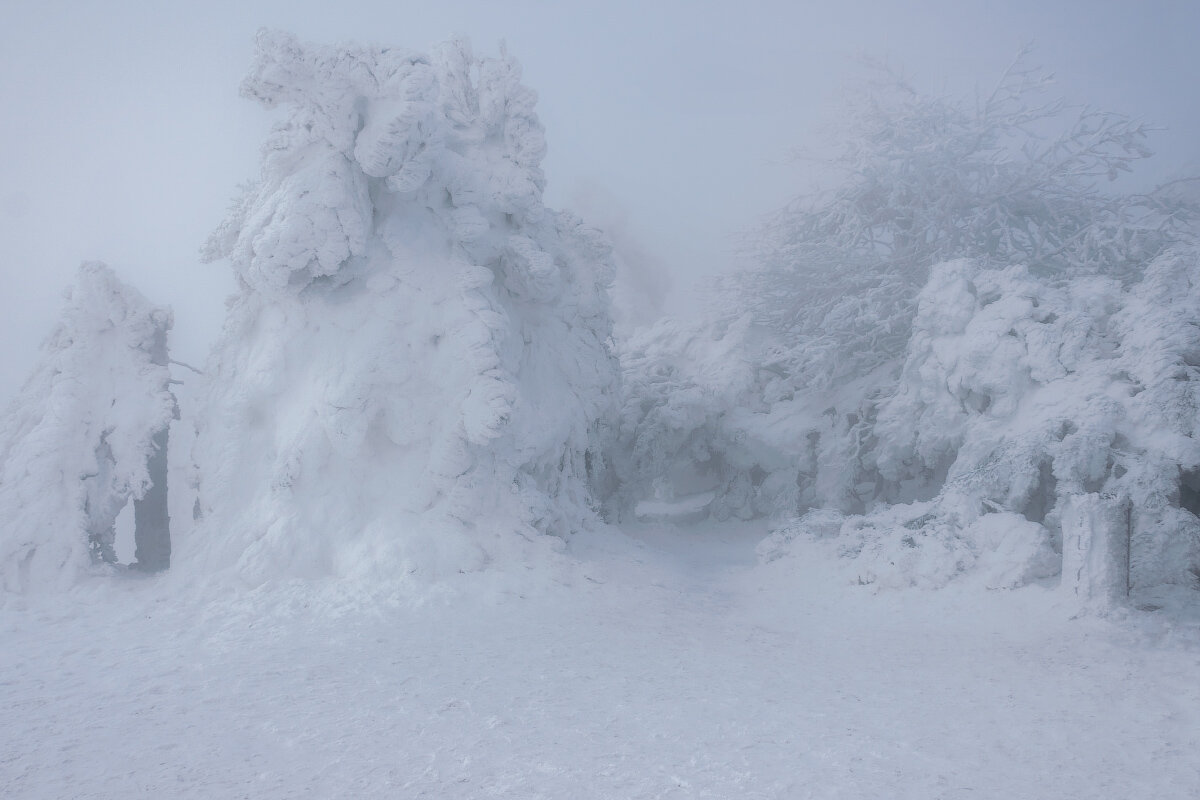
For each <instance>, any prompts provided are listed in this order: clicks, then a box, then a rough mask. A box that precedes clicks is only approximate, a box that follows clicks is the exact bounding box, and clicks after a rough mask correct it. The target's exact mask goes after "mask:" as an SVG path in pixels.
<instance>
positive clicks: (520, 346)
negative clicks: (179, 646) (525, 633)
mask: <svg viewBox="0 0 1200 800" xmlns="http://www.w3.org/2000/svg"><path fill="white" fill-rule="evenodd" d="M242 92H243V94H244V95H245V96H246V97H248V98H251V99H254V100H257V101H258V102H260V103H261V104H263V105H264V106H265V107H267V108H273V107H275V106H280V105H282V106H287V107H288V109H289V115H288V117H287V119H286V120H285V121H284V122H282V123H280V124H279V125H278V126H277V127H276V130H275V132H274V134H273V135H272V137H271V139H270V140H269V141H268V142H267V145H266V147H265V148H264V157H263V167H262V176H261V179H260V181H259V182H258V183H257V184H256V185H254V186H252V187H250V188H249V189H248V190H247V191H246V192H245V194H244V196H243V197H242V198H241V199H240V201H239V202H238V203H237V204H236V205H235V207H234V209H233V211H232V213H231V215H230V217H229V218H228V219H227V220H226V222H225V223H224V224H223V225H222V226H221V227H220V229H219V230H217V232H216V233H215V234H214V235H213V237H212V239H211V241H210V242H209V244H208V245H207V256H208V258H210V259H217V258H223V257H228V258H229V259H230V261H231V262H232V264H233V269H234V271H235V273H236V275H237V278H238V280H239V284H240V291H239V293H238V294H237V295H236V297H234V298H233V299H232V300H231V305H230V309H229V316H228V320H227V322H226V325H225V329H224V332H223V334H222V338H221V340H220V341H219V343H218V344H217V346H216V348H215V351H214V354H213V356H212V358H211V360H210V362H209V366H208V368H207V370H206V374H207V378H208V381H209V389H208V392H207V398H206V400H205V401H204V404H203V407H202V410H201V412H200V415H199V421H198V425H197V434H198V437H197V444H196V448H195V464H196V475H197V476H198V483H199V486H198V489H199V499H198V501H197V514H198V515H199V517H200V523H199V524H198V526H197V527H196V529H195V530H194V531H193V533H192V534H191V535H190V536H189V537H188V538H187V540H186V541H185V542H184V543H183V546H182V550H183V552H182V555H181V556H180V558H179V559H177V560H178V561H179V562H181V563H186V564H187V565H188V568H189V569H192V568H194V569H197V570H200V571H204V572H211V571H222V570H230V569H232V570H234V571H235V572H236V573H237V574H239V575H241V576H242V578H243V579H245V580H246V581H248V582H250V583H257V582H261V581H263V580H266V579H269V578H271V577H283V576H321V575H334V576H341V577H362V576H365V575H376V576H381V577H394V576H402V575H404V574H407V573H412V572H421V573H424V574H437V573H440V572H446V571H461V570H471V569H475V568H478V567H481V566H483V565H484V564H486V563H487V562H488V561H489V560H492V559H494V558H497V557H500V556H501V555H502V552H503V551H504V550H505V549H506V548H508V547H511V546H513V544H512V543H513V542H517V543H520V541H521V536H522V535H523V536H525V537H527V538H532V536H531V534H533V533H535V532H540V533H549V534H558V535H563V534H566V533H567V532H569V531H570V530H572V529H574V528H576V527H578V526H580V525H582V524H585V523H586V521H587V520H588V519H589V516H590V514H591V507H592V498H591V493H590V490H589V486H588V481H589V471H591V472H592V473H594V474H596V475H597V476H598V475H599V474H600V473H601V472H602V463H601V458H600V453H599V449H598V443H599V441H600V439H601V438H602V435H603V431H604V428H605V425H606V423H607V419H608V416H609V409H610V405H611V404H612V402H613V401H612V393H613V389H614V387H615V385H616V380H617V371H616V367H615V361H614V359H613V357H612V356H611V354H610V352H609V349H608V340H609V337H610V335H611V320H610V314H609V299H608V295H607V286H608V284H609V283H610V282H611V279H612V274H611V273H612V267H611V260H610V251H609V248H608V246H607V244H606V243H605V242H604V240H603V239H602V238H601V237H600V236H599V234H597V233H596V232H594V231H591V230H589V229H587V228H585V227H584V226H583V225H582V224H581V222H580V221H579V220H578V219H576V218H574V217H572V216H570V215H569V214H566V213H560V212H554V211H551V210H549V209H547V208H546V207H545V206H544V205H543V203H542V189H543V185H544V178H543V175H542V172H541V170H540V168H539V163H540V161H541V159H542V156H543V154H544V153H545V142H544V139H543V132H542V128H541V125H540V124H539V122H538V119H537V117H536V115H535V113H534V101H535V95H534V93H533V92H532V91H530V90H529V89H527V88H525V87H524V86H522V85H521V83H520V70H519V67H518V66H517V64H516V63H515V62H514V61H513V60H512V59H511V58H509V57H508V56H507V55H504V54H502V55H501V56H500V57H499V58H483V59H477V58H475V57H474V56H473V55H472V53H471V51H470V49H469V47H468V46H467V45H466V44H465V43H464V42H462V41H452V42H449V43H446V44H443V45H441V46H439V47H437V48H435V49H434V50H433V52H432V53H431V54H428V55H427V54H422V53H415V52H409V51H405V50H399V49H393V48H386V47H369V46H345V47H336V48H333V47H321V46H315V45H309V44H302V43H300V42H298V41H296V40H295V39H294V38H292V37H290V36H288V35H285V34H281V33H273V32H263V33H261V34H260V35H259V38H258V55H257V59H256V61H255V63H254V66H253V69H252V70H251V72H250V74H249V76H248V77H247V78H246V80H245V82H244V84H243V86H242Z"/></svg>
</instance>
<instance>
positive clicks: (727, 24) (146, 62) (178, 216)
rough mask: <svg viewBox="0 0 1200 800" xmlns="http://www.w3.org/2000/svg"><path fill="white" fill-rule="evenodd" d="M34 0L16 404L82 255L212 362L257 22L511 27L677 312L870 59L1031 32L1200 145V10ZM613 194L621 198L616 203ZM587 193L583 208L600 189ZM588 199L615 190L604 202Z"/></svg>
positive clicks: (949, 65) (577, 202)
mask: <svg viewBox="0 0 1200 800" xmlns="http://www.w3.org/2000/svg"><path fill="white" fill-rule="evenodd" d="M1040 6H1041V4H1040V3H1035V2H1023V1H1022V2H1010V3H1005V4H996V3H993V2H969V1H962V0H960V1H958V2H921V3H905V4H894V3H888V2H843V3H836V4H822V5H821V6H816V5H815V4H799V3H784V2H772V3H766V2H742V3H724V4H713V3H695V2H661V3H658V2H656V3H652V4H651V3H637V2H609V3H605V4H602V5H600V4H597V5H596V6H593V7H587V6H585V5H583V4H571V3H537V2H523V3H489V2H475V3H465V2H442V3H437V4H423V5H417V4H403V3H382V2H347V3H340V4H337V6H336V7H335V6H334V5H333V4H329V3H316V2H253V3H234V2H210V3H203V4H191V5H180V4H157V3H149V2H110V3H105V4H91V3H82V2H78V3H63V2H36V3H35V2H14V3H9V4H7V7H6V12H7V13H6V15H5V16H6V24H5V25H4V26H3V29H2V30H0V103H2V104H3V107H4V111H5V113H4V115H3V120H4V121H3V123H0V146H3V152H4V153H5V158H4V159H3V160H2V161H0V270H2V271H3V275H4V277H5V285H6V288H7V291H6V292H5V294H4V296H3V299H2V300H0V337H2V340H3V341H4V343H5V346H4V347H3V348H2V350H0V397H2V398H4V399H5V400H7V398H9V397H11V396H12V395H13V394H14V392H15V391H16V389H17V387H18V386H19V385H20V383H21V382H22V381H23V380H24V379H25V376H26V375H27V374H28V373H29V371H30V369H31V367H32V364H33V362H34V358H35V355H36V351H37V344H38V342H39V341H40V340H41V339H42V338H43V337H44V336H45V335H46V334H47V333H48V331H49V330H50V328H51V326H52V324H53V321H54V319H55V318H56V316H57V314H58V310H59V308H60V306H61V302H62V301H61V292H62V290H63V288H64V287H65V286H66V285H67V284H68V283H69V282H70V280H71V276H72V275H73V273H74V270H75V269H76V267H77V266H78V264H79V263H80V262H81V261H84V260H91V259H103V260H105V261H107V262H108V263H110V264H112V265H113V266H114V268H115V269H116V270H117V271H118V273H119V274H120V275H122V277H124V278H125V279H127V280H130V281H131V282H132V283H134V284H135V285H137V286H138V287H139V288H140V289H141V290H142V291H143V292H144V293H145V294H146V296H147V297H148V298H149V299H150V300H151V301H152V302H155V303H162V304H169V305H171V306H172V307H173V308H174V309H175V316H176V325H175V333H174V354H175V357H176V358H180V359H183V360H187V361H200V360H202V359H203V358H204V356H205V354H206V353H207V350H208V347H209V344H210V342H211V341H212V339H213V337H214V336H215V334H216V332H217V329H218V327H219V325H220V320H221V319H222V318H223V315H224V307H223V302H222V301H223V299H224V297H225V296H226V295H227V294H228V293H229V292H231V291H232V289H233V283H232V278H231V276H230V271H229V268H228V266H227V265H226V264H223V263H217V264H214V265H202V264H200V262H199V258H198V255H197V250H198V247H199V244H200V243H201V242H202V241H203V239H204V237H205V236H206V235H207V234H208V233H209V232H210V230H211V229H212V228H213V227H214V226H215V225H216V224H217V223H218V222H219V221H220V220H221V219H222V218H223V216H224V214H225V210H226V207H227V205H228V203H229V200H230V198H232V197H233V196H234V195H235V193H236V187H237V185H238V184H239V183H241V182H244V181H247V180H250V179H252V178H254V177H256V176H255V173H256V169H257V167H256V164H257V160H258V153H257V150H258V142H260V141H262V139H263V137H264V134H265V131H266V129H267V127H268V126H269V124H270V118H269V115H266V114H263V113H262V111H261V109H259V108H257V107H256V106H254V105H253V104H251V103H249V102H246V101H245V100H242V99H241V98H239V96H238V92H237V87H238V84H239V81H240V80H241V76H242V75H243V74H244V72H245V70H246V68H247V64H248V62H249V59H250V57H251V53H252V48H253V35H254V32H255V30H256V29H258V28H259V27H260V26H264V25H265V26H271V27H277V28H284V29H288V30H292V31H294V32H296V33H297V35H299V36H300V37H301V38H302V39H311V40H317V41H324V42H333V41H337V40H343V39H356V40H367V41H372V40H373V41H379V42H385V43H389V44H398V45H402V46H406V47H412V48H414V49H423V48H425V47H427V46H428V45H429V44H430V43H432V42H435V41H440V40H442V39H445V38H446V37H447V36H448V35H450V34H454V33H462V34H465V35H466V36H468V37H470V38H471V40H472V41H473V42H474V43H475V45H476V47H477V48H478V49H480V50H487V51H491V50H493V49H494V48H495V46H496V42H497V41H499V40H501V39H504V40H505V41H506V42H507V45H508V48H509V50H510V52H512V53H513V55H515V56H516V57H517V59H518V60H519V61H520V62H521V63H522V65H523V67H524V70H525V82H526V83H527V84H528V85H530V86H533V87H536V89H537V91H538V93H539V103H538V113H539V115H540V117H541V119H542V122H543V124H544V125H545V126H546V129H547V132H548V137H547V138H548V142H549V155H548V157H547V159H546V161H545V164H544V166H545V169H546V173H547V175H548V176H549V177H550V184H549V188H548V191H547V201H548V203H549V205H551V206H554V207H580V210H581V211H583V212H585V213H589V214H595V216H596V218H597V221H598V222H601V223H606V222H609V221H612V220H626V221H628V222H627V224H626V225H624V227H623V230H622V231H621V232H620V234H621V235H620V236H618V239H622V238H623V239H626V240H630V237H633V238H634V239H637V240H638V241H635V242H634V243H633V246H634V247H635V248H636V250H637V251H638V252H637V254H636V255H635V256H634V258H633V259H632V260H633V261H635V262H638V263H643V262H644V263H660V264H664V265H666V268H667V269H668V270H669V271H670V272H671V274H672V284H673V287H674V288H673V295H672V297H671V299H670V301H669V303H668V305H669V307H670V309H671V310H673V311H676V312H682V311H686V310H687V305H688V303H689V290H690V289H691V288H692V287H694V286H696V285H697V283H698V282H702V281H703V280H704V279H705V278H706V277H707V276H710V275H712V274H714V273H716V272H718V271H720V270H722V269H723V268H725V267H726V266H727V265H729V264H730V263H731V262H732V260H733V235H734V234H736V233H737V232H738V231H741V230H744V229H746V228H748V227H751V226H752V225H753V224H754V223H755V221H756V220H757V219H758V218H759V217H760V216H761V215H762V214H764V213H766V212H767V211H769V210H771V209H774V208H777V207H778V206H779V205H780V204H781V203H782V202H784V201H785V200H786V199H787V198H788V197H789V196H791V195H792V194H794V193H795V192H796V191H797V190H798V189H799V188H800V187H802V186H804V185H805V183H806V181H808V180H809V176H808V175H807V174H806V172H805V167H804V165H803V164H802V163H796V162H794V161H793V160H792V159H791V156H790V154H791V152H792V151H793V149H794V148H795V147H797V146H802V145H806V144H811V143H813V142H814V141H815V140H814V135H815V134H816V133H817V132H818V131H819V128H820V124H821V121H822V120H823V119H826V118H827V115H828V112H829V110H830V107H831V104H832V103H833V102H834V101H836V95H837V89H838V87H839V86H840V85H842V84H843V83H844V82H845V81H846V80H847V79H848V78H849V77H851V76H852V75H853V74H854V71H855V69H856V66H855V64H856V62H855V59H856V57H857V56H858V55H860V54H867V55H872V56H879V57H883V58H886V59H888V60H889V61H891V62H893V63H895V64H898V65H903V67H904V68H905V69H906V70H907V71H908V73H909V74H911V75H912V76H913V78H914V80H915V81H916V82H917V84H918V85H919V86H921V87H923V88H926V89H929V90H932V91H939V90H943V89H944V90H947V91H961V90H964V89H966V90H969V89H970V88H971V87H973V86H975V85H976V84H980V85H984V84H987V83H988V82H989V81H991V80H993V79H994V78H995V76H996V74H997V73H998V72H999V70H1001V69H1002V68H1003V67H1004V66H1005V65H1006V64H1007V62H1008V61H1009V59H1010V58H1011V56H1012V54H1013V53H1014V51H1015V50H1016V49H1017V47H1018V46H1019V45H1020V44H1021V43H1024V42H1028V41H1034V42H1036V43H1037V45H1038V49H1037V51H1036V55H1035V60H1036V61H1039V62H1041V63H1043V64H1044V65H1046V66H1047V67H1048V68H1049V69H1051V70H1053V71H1054V72H1056V73H1057V75H1058V77H1059V84H1060V88H1061V90H1062V92H1063V94H1065V95H1067V96H1069V97H1072V98H1073V99H1077V100H1081V101H1084V102H1089V103H1092V104H1095V105H1097V106H1100V107H1104V108H1114V109H1119V110H1123V111H1127V112H1129V113H1133V114H1135V115H1139V116H1141V117H1144V118H1146V119H1148V120H1150V121H1152V122H1154V123H1156V124H1159V125H1163V126H1166V127H1168V128H1169V130H1167V131H1165V132H1163V133H1160V134H1158V135H1157V136H1156V137H1154V139H1153V140H1152V146H1155V147H1156V149H1157V151H1158V153H1159V155H1158V157H1156V158H1155V159H1154V162H1153V167H1152V168H1151V169H1150V170H1148V171H1147V174H1149V176H1150V177H1151V178H1161V177H1167V176H1169V175H1170V174H1171V173H1172V171H1173V170H1175V169H1177V168H1178V167H1180V166H1181V165H1184V164H1187V163H1189V162H1191V163H1193V164H1194V163H1195V162H1196V160H1197V157H1198V156H1200V152H1198V149H1197V145H1196V144H1195V142H1196V138H1195V131H1196V129H1197V123H1200V108H1198V104H1197V103H1196V102H1195V100H1194V98H1195V88H1194V75H1195V72H1194V69H1192V68H1191V64H1192V58H1193V57H1192V54H1191V50H1190V48H1191V40H1192V39H1193V38H1194V33H1195V32H1196V31H1197V30H1200V6H1197V5H1196V4H1194V3H1189V2H1150V3H1143V4H1138V5H1137V6H1136V7H1135V6H1134V5H1133V4H1129V3H1109V2H1065V3H1057V4H1054V6H1053V8H1049V9H1045V8H1041V7H1040ZM598 198H602V199H598ZM581 201H582V202H581ZM589 205H591V206H593V208H589V207H588V206H589Z"/></svg>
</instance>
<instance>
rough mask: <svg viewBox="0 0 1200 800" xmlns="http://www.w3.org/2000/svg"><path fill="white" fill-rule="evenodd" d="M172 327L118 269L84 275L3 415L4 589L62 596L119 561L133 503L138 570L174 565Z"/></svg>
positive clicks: (0, 533)
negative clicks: (119, 537) (125, 512)
mask: <svg viewBox="0 0 1200 800" xmlns="http://www.w3.org/2000/svg"><path fill="white" fill-rule="evenodd" d="M170 328H171V312H170V311H169V310H168V309H165V308H160V307H156V306H153V305H151V304H150V303H148V302H147V301H146V299H145V298H144V297H142V295H141V294H139V293H138V292H137V291H136V290H135V289H133V288H132V287H130V286H127V285H125V284H123V283H121V281H119V280H118V279H117V277H116V276H115V275H114V274H113V272H112V270H110V269H109V268H108V267H106V266H105V265H103V264H99V263H89V264H84V265H83V266H82V267H81V268H80V270H79V277H78V280H77V282H76V284H75V286H74V288H72V289H71V290H70V292H69V293H68V295H67V306H66V309H65V311H64V312H63V316H62V320H61V321H60V322H59V324H58V327H57V328H55V330H54V332H53V333H52V334H51V336H50V337H49V338H48V339H47V340H46V342H45V344H44V345H43V347H42V357H41V362H40V363H39V365H38V366H37V368H36V369H35V371H34V373H33V375H32V376H31V377H30V378H29V380H28V381H27V382H26V384H25V385H24V387H23V388H22V389H21V391H20V393H19V394H18V395H17V397H16V399H15V400H14V401H13V403H12V404H11V406H10V407H9V409H8V411H7V412H6V413H5V415H4V416H3V417H0V589H3V590H6V591H17V592H22V591H28V590H38V589H42V588H63V587H66V586H69V585H71V584H72V583H73V582H75V581H76V580H77V579H78V578H79V577H80V576H81V575H83V574H85V573H86V572H88V571H89V570H90V569H92V568H94V567H95V566H96V565H98V564H101V565H102V564H105V563H112V562H114V561H115V560H116V555H115V552H114V548H113V541H114V536H115V528H114V526H115V522H116V518H117V515H118V513H119V512H120V511H121V509H122V508H124V507H125V505H126V503H128V502H130V501H133V502H134V506H135V508H134V511H135V518H136V522H135V524H136V536H137V548H138V550H137V555H136V557H137V565H136V566H140V567H142V568H144V569H148V570H158V569H163V568H165V567H166V566H167V565H168V563H169V561H170V537H169V531H168V530H167V524H168V521H167V513H166V448H167V431H168V427H169V425H170V422H171V420H172V419H174V418H175V416H176V407H175V398H174V397H173V396H172V394H171V391H170V386H169V384H170V379H171V377H170V373H169V371H168V366H167V364H168V361H167V333H168V331H169V330H170Z"/></svg>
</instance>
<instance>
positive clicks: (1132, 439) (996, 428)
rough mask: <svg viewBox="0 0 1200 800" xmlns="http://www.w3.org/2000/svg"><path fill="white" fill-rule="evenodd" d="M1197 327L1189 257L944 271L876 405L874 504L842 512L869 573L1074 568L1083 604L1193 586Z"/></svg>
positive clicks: (1198, 292) (1033, 572) (1195, 262)
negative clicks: (1129, 274) (1064, 274)
mask: <svg viewBox="0 0 1200 800" xmlns="http://www.w3.org/2000/svg"><path fill="white" fill-rule="evenodd" d="M1198 323H1200V253H1197V251H1196V250H1194V249H1193V250H1180V251H1177V252H1176V251H1172V252H1167V253H1164V254H1162V255H1160V256H1159V257H1158V258H1156V259H1154V260H1153V261H1151V262H1150V263H1149V264H1148V265H1147V267H1146V269H1145V273H1144V275H1143V276H1142V277H1141V279H1140V280H1137V281H1136V282H1133V283H1131V284H1129V285H1123V283H1122V282H1121V281H1119V280H1116V279H1114V278H1108V277H1102V276H1092V277H1077V278H1075V279H1074V280H1070V281H1054V280H1051V279H1049V278H1046V277H1038V276H1035V275H1033V274H1031V272H1030V271H1029V270H1028V269H1026V268H1025V267H1009V268H1007V269H1003V270H992V269H984V268H982V267H981V266H980V265H978V264H976V263H974V262H970V261H965V260H959V261H952V262H948V263H945V264H941V265H939V266H937V267H935V268H934V270H933V274H932V276H931V278H930V280H929V283H928V284H927V285H926V287H925V288H924V289H923V290H922V292H921V294H920V296H919V300H918V311H917V314H916V318H915V321H914V326H913V328H914V330H913V335H912V338H911V340H910V342H909V346H908V353H907V357H906V360H905V363H904V367H903V370H902V372H901V378H900V381H899V386H898V388H897V390H896V392H895V393H894V394H893V395H892V396H890V397H888V398H886V399H884V400H882V401H881V402H880V403H879V404H878V406H877V417H876V420H875V423H874V426H873V431H872V433H873V436H874V437H875V439H876V444H875V447H874V453H875V476H876V481H877V489H876V495H877V497H878V498H879V500H878V501H877V503H876V505H875V507H874V508H870V509H868V510H867V512H866V513H865V515H851V516H849V517H844V518H841V519H840V521H839V522H838V526H839V530H840V533H841V535H842V536H843V542H844V543H843V551H844V552H845V554H847V555H850V556H852V557H853V558H854V559H855V563H856V566H857V567H858V568H859V569H860V570H861V573H862V574H861V579H862V580H864V581H868V582H875V581H878V582H881V583H898V584H909V583H912V584H918V585H940V584H942V583H945V582H946V581H948V580H949V579H951V578H952V577H954V576H955V575H957V574H958V573H960V572H962V571H964V570H966V569H968V568H970V567H972V566H974V565H976V563H977V562H981V563H982V562H988V564H989V566H988V569H989V570H990V572H989V575H991V576H992V577H991V578H990V580H991V581H992V584H993V585H1015V584H1019V583H1021V582H1024V581H1026V580H1028V579H1030V578H1033V577H1039V576H1045V575H1048V574H1053V573H1056V572H1058V570H1059V566H1060V565H1062V566H1063V568H1064V569H1065V570H1067V571H1066V572H1064V575H1063V580H1064V582H1065V583H1066V585H1068V586H1071V587H1072V588H1073V590H1074V591H1076V592H1077V593H1079V594H1080V595H1081V596H1082V597H1084V598H1085V599H1101V598H1103V597H1109V598H1111V597H1113V596H1121V595H1125V594H1127V593H1129V591H1130V590H1135V591H1136V590H1149V589H1153V588H1155V587H1160V586H1163V585H1177V586H1194V585H1196V583H1197V577H1198V576H1200V517H1197V516H1196V515H1197V514H1198V513H1200V493H1197V491H1196V490H1197V488H1200V480H1197V476H1200V443H1198V442H1197V434H1198V433H1200V430H1198V428H1200V413H1198V412H1200V324H1198ZM931 492H933V493H935V495H934V496H933V498H932V499H931V500H929V501H928V502H911V503H902V504H900V505H888V502H887V501H888V500H889V499H892V500H901V501H903V500H906V499H909V500H911V499H912V498H914V497H915V496H917V495H919V494H922V493H925V494H928V493H931ZM814 520H815V521H818V522H822V521H823V524H826V523H828V520H826V518H825V517H824V516H820V517H813V516H811V515H810V517H806V518H802V519H801V520H800V522H799V523H797V524H796V525H794V526H792V529H791V533H784V534H783V537H784V538H787V536H789V535H793V534H795V533H797V532H805V531H807V532H809V533H811V532H813V530H815V529H814V528H813V524H814ZM826 527H829V525H828V524H826ZM779 544H780V542H779V540H778V538H777V539H776V540H775V541H774V543H773V544H772V545H770V546H769V547H778V546H779ZM1051 552H1053V553H1055V554H1056V555H1055V557H1053V558H1051V557H1050V555H1049V554H1050V553H1051Z"/></svg>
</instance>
